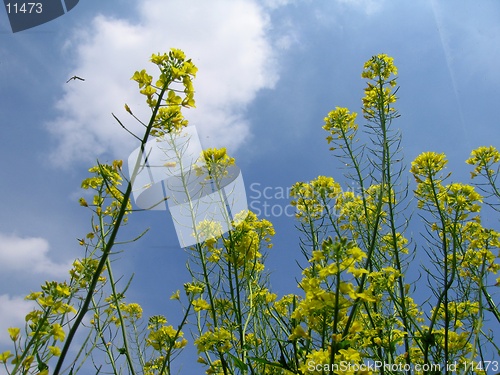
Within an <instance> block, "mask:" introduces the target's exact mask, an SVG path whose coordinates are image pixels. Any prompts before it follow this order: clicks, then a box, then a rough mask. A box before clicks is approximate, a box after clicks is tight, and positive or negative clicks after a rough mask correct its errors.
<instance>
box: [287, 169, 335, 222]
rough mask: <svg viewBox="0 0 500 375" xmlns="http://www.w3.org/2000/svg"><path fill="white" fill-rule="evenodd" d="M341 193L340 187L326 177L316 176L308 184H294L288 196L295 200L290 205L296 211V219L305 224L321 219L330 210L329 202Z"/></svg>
mask: <svg viewBox="0 0 500 375" xmlns="http://www.w3.org/2000/svg"><path fill="white" fill-rule="evenodd" d="M341 191H342V189H341V187H340V185H339V184H338V183H337V182H335V180H334V179H333V178H331V177H326V176H318V177H317V178H316V179H314V180H312V181H311V182H310V183H307V182H297V183H295V184H294V185H293V186H292V189H291V191H290V196H291V197H293V198H295V199H294V200H292V201H291V202H290V203H291V205H292V206H295V207H296V209H297V213H296V214H295V216H296V218H298V219H300V220H302V221H305V222H308V221H309V220H310V219H313V220H315V219H319V218H321V217H322V216H323V215H326V214H327V213H328V211H329V210H331V209H332V207H329V202H330V200H333V199H336V198H337V197H338V196H339V195H340V194H341Z"/></svg>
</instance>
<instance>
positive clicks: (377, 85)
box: [361, 54, 398, 123]
mask: <svg viewBox="0 0 500 375" xmlns="http://www.w3.org/2000/svg"><path fill="white" fill-rule="evenodd" d="M396 74H398V69H397V67H396V66H395V65H394V59H393V58H392V57H389V56H387V55H386V54H380V55H377V56H373V57H372V58H371V59H370V60H368V61H367V62H366V63H365V65H364V70H363V73H362V74H361V76H362V77H363V78H366V79H368V80H371V81H372V82H368V86H367V87H366V89H365V97H364V98H363V114H364V116H365V118H366V119H368V120H374V119H377V120H378V121H380V120H382V123H384V122H385V119H386V118H388V117H389V116H395V114H396V110H395V109H394V108H392V107H391V104H392V103H395V102H396V99H397V98H396V94H395V93H393V92H392V89H393V88H394V86H396V78H392V79H391V75H396Z"/></svg>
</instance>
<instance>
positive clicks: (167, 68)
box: [125, 48, 198, 136]
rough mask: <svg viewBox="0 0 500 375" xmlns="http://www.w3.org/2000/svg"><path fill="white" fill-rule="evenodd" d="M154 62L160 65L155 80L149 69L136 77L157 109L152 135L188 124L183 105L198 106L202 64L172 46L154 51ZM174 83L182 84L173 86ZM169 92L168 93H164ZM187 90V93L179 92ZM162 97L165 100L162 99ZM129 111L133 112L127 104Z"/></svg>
mask: <svg viewBox="0 0 500 375" xmlns="http://www.w3.org/2000/svg"><path fill="white" fill-rule="evenodd" d="M151 62H152V63H153V64H155V65H157V66H158V68H159V70H160V76H159V78H158V80H157V81H156V83H155V84H153V77H152V76H151V75H149V74H148V73H147V72H146V70H141V71H137V72H135V73H134V75H133V76H132V78H131V79H132V80H134V81H136V82H137V83H138V84H139V88H140V93H141V94H143V95H145V96H146V102H147V103H148V105H149V107H150V108H151V109H152V110H153V111H156V115H155V119H154V123H153V129H152V131H151V135H153V136H163V135H165V134H166V133H170V132H172V131H176V130H177V131H178V130H180V129H182V128H183V127H185V126H187V124H188V122H187V120H186V119H185V118H184V117H183V115H182V112H181V107H185V108H189V107H195V100H194V87H193V79H194V78H195V77H196V73H197V71H198V68H197V67H196V66H195V65H194V64H193V62H192V61H191V60H190V59H186V55H185V54H184V52H182V51H181V50H179V49H176V48H172V49H171V50H170V52H169V53H164V54H153V55H152V56H151ZM173 84H177V85H180V86H181V87H182V88H179V89H177V88H172V87H171V86H172V85H173ZM165 91H167V92H166V97H163V94H164V93H165ZM180 92H183V94H184V97H181V96H180V95H179V93H180ZM158 99H160V100H162V101H164V103H163V102H162V103H158ZM125 109H126V110H127V112H129V113H132V111H131V110H130V108H129V107H128V106H127V105H125Z"/></svg>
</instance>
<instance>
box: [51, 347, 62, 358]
mask: <svg viewBox="0 0 500 375" xmlns="http://www.w3.org/2000/svg"><path fill="white" fill-rule="evenodd" d="M49 351H50V354H52V355H53V356H55V357H59V356H60V355H61V349H59V348H58V347H57V346H49Z"/></svg>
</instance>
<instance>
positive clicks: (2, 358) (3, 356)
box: [0, 350, 14, 363]
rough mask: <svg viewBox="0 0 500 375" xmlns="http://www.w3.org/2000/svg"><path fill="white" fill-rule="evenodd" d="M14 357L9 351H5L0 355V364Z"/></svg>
mask: <svg viewBox="0 0 500 375" xmlns="http://www.w3.org/2000/svg"><path fill="white" fill-rule="evenodd" d="M13 356H14V355H13V354H12V353H11V352H10V350H7V351H5V352H3V353H0V363H6V362H7V360H8V359H9V358H10V357H13Z"/></svg>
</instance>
